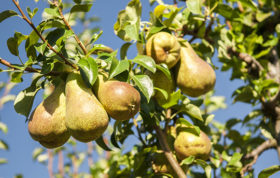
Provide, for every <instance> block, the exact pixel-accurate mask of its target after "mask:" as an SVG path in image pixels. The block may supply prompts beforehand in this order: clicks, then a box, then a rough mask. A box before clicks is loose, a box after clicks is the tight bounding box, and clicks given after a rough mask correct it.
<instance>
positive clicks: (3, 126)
mask: <svg viewBox="0 0 280 178" xmlns="http://www.w3.org/2000/svg"><path fill="white" fill-rule="evenodd" d="M0 130H1V131H2V132H4V133H5V134H6V133H7V132H8V127H7V125H6V124H4V123H3V122H0Z"/></svg>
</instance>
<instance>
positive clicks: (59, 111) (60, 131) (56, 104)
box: [28, 82, 70, 148]
mask: <svg viewBox="0 0 280 178" xmlns="http://www.w3.org/2000/svg"><path fill="white" fill-rule="evenodd" d="M64 89H65V83H64V82H61V83H60V84H59V86H58V87H56V88H55V89H54V91H53V92H52V94H51V95H49V96H48V97H47V98H46V99H45V100H44V101H43V102H42V103H40V104H39V105H38V106H37V107H36V109H35V110H34V111H33V113H32V114H31V116H30V118H29V122H28V131H29V134H30V135H31V137H32V138H33V139H34V140H36V141H38V142H40V144H41V145H43V146H44V147H46V148H56V147H59V146H62V145H63V144H64V143H65V142H67V140H68V139H69V137H70V133H69V131H68V130H67V128H66V126H65V94H64Z"/></svg>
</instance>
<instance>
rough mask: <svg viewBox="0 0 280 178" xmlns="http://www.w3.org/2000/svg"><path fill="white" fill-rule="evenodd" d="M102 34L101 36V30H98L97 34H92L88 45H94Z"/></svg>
mask: <svg viewBox="0 0 280 178" xmlns="http://www.w3.org/2000/svg"><path fill="white" fill-rule="evenodd" d="M102 34H103V31H102V30H100V32H99V33H94V34H93V35H92V37H91V40H90V44H92V43H95V42H96V40H98V39H99V38H100V36H101V35H102Z"/></svg>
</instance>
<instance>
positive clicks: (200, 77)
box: [176, 42, 216, 97]
mask: <svg viewBox="0 0 280 178" xmlns="http://www.w3.org/2000/svg"><path fill="white" fill-rule="evenodd" d="M180 56H181V60H180V61H179V62H178V65H177V66H176V67H177V68H176V83H177V85H178V87H179V88H180V89H181V91H182V92H183V93H185V94H186V95H189V96H192V97H198V96H200V95H203V94H205V93H207V92H208V91H210V90H212V89H213V88H214V86H215V82H216V74H215V71H214V70H213V69H212V67H211V66H210V65H209V64H208V63H207V62H205V61H204V60H202V59H201V58H200V57H199V56H198V55H197V54H196V53H195V51H194V50H193V48H192V47H191V45H190V44H189V43H188V42H186V43H185V46H182V47H181V51H180Z"/></svg>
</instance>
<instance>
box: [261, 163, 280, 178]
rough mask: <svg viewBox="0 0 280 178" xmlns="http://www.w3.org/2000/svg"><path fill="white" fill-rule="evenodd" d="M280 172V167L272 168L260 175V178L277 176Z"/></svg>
mask: <svg viewBox="0 0 280 178" xmlns="http://www.w3.org/2000/svg"><path fill="white" fill-rule="evenodd" d="M278 171H280V165H274V166H271V167H269V168H266V169H264V170H262V171H261V172H260V174H259V175H258V178H268V177H269V176H271V175H273V174H275V173H276V172H278Z"/></svg>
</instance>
